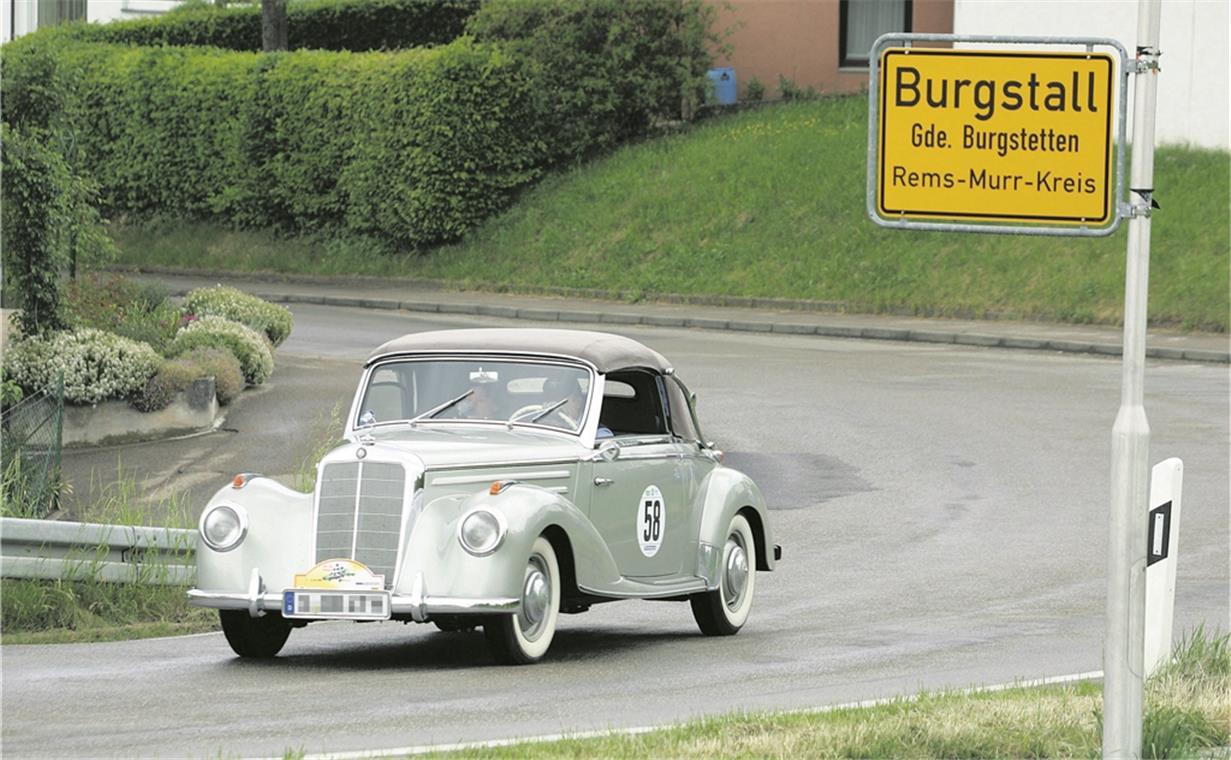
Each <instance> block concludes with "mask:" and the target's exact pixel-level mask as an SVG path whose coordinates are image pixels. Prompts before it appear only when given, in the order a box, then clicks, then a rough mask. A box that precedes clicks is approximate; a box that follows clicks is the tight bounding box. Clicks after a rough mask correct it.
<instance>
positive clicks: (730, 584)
mask: <svg viewBox="0 0 1231 760" xmlns="http://www.w3.org/2000/svg"><path fill="white" fill-rule="evenodd" d="M726 555H727V562H726V570H725V572H724V573H723V576H722V585H723V587H724V590H725V591H726V594H725V595H724V596H726V601H727V607H728V608H730V609H732V610H734V609H737V608H738V607H739V605H740V601H741V600H742V598H743V595H744V587H745V586H747V585H748V553H747V552H746V551H744V546H743V544H741V543H740V540H739V537H737V536H731V537H730V538H728V539H727V547H726Z"/></svg>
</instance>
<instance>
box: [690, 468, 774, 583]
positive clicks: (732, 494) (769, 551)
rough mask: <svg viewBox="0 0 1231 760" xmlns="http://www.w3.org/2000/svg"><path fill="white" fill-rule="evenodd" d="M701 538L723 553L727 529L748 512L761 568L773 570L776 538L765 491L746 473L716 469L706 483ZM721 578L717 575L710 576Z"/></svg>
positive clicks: (702, 504)
mask: <svg viewBox="0 0 1231 760" xmlns="http://www.w3.org/2000/svg"><path fill="white" fill-rule="evenodd" d="M700 499H701V508H700V509H699V510H698V513H699V515H700V523H699V525H698V526H697V536H698V537H699V540H700V541H703V542H705V543H707V544H709V545H710V546H712V547H715V549H716V553H721V551H722V547H723V545H724V544H725V543H726V538H727V528H728V527H729V526H730V525H731V518H733V517H734V516H735V513H736V512H739V511H741V510H744V511H745V512H746V513H747V515H748V518H749V520H748V522H749V523H750V524H751V526H752V532H753V534H754V535H755V536H756V539H757V569H758V570H773V569H774V565H775V561H774V537H773V532H772V531H771V529H770V523H769V514H768V510H767V509H766V507H765V498H764V497H763V496H761V489H759V488H757V484H756V483H753V482H752V479H751V478H749V477H748V476H747V475H745V474H744V473H742V472H740V471H739V470H734V469H731V468H730V467H715V468H714V469H713V470H711V471H710V473H709V475H707V476H706V477H705V480H704V481H702V484H701V490H700ZM709 577H710V578H711V579H713V578H717V574H716V573H715V574H713V575H710V576H709Z"/></svg>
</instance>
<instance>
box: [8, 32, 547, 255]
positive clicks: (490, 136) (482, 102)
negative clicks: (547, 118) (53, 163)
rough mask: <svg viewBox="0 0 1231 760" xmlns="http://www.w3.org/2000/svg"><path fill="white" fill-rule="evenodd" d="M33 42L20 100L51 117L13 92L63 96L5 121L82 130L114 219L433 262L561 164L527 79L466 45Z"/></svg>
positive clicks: (25, 56)
mask: <svg viewBox="0 0 1231 760" xmlns="http://www.w3.org/2000/svg"><path fill="white" fill-rule="evenodd" d="M22 42H23V41H22V40H17V41H15V42H14V43H10V44H9V45H6V46H5V48H4V51H3V64H4V69H5V72H6V76H5V78H4V80H3V81H0V87H2V88H3V93H2V97H3V98H4V101H5V102H6V103H7V102H12V101H9V100H8V98H9V97H10V96H13V97H16V98H22V97H24V98H26V99H27V100H34V98H33V96H32V95H31V94H30V93H29V92H11V91H10V86H9V85H10V79H9V76H8V73H9V72H12V71H18V72H21V71H23V70H27V69H34V70H39V71H42V72H44V73H47V72H49V71H50V74H48V76H47V80H48V81H53V82H56V83H57V86H56V88H55V92H54V93H53V94H54V97H45V98H41V99H39V100H38V102H40V103H45V104H50V105H47V106H46V107H44V108H41V109H30V110H28V111H17V112H13V111H9V110H7V109H6V111H5V118H6V119H13V120H17V121H21V120H22V119H24V118H27V117H35V118H38V119H41V120H48V121H56V122H60V123H65V124H68V125H69V129H71V130H72V132H73V133H74V134H75V139H76V144H77V145H78V146H79V149H80V155H81V157H82V158H81V160H82V164H83V167H82V168H83V169H84V170H85V171H86V172H88V173H89V174H90V175H91V176H93V177H94V178H95V179H96V180H97V181H98V183H99V185H100V187H101V188H102V205H103V208H104V210H105V211H106V213H109V214H122V213H129V214H137V215H147V216H148V215H153V214H161V215H165V216H171V217H188V218H222V219H224V220H228V221H230V222H232V223H235V224H239V225H245V226H274V227H279V228H282V229H287V230H311V229H325V228H331V227H346V228H349V229H350V230H351V231H354V232H359V233H364V234H371V235H373V236H377V237H380V238H383V239H385V240H387V241H389V242H392V243H394V244H396V245H399V246H404V247H410V248H420V247H424V246H427V245H431V244H433V243H437V242H440V241H444V240H449V239H453V238H456V237H459V236H460V235H461V234H462V233H463V232H465V231H466V230H467V229H469V228H470V227H472V226H474V225H475V224H477V223H478V222H479V221H481V220H483V219H484V218H486V217H487V216H489V215H490V214H492V213H493V212H495V211H497V210H499V209H500V208H502V207H504V206H505V205H507V203H508V202H509V199H510V198H511V197H512V195H513V193H514V192H515V191H516V190H517V189H519V188H521V187H523V186H525V185H526V184H528V183H530V182H531V181H533V180H534V179H536V178H537V177H538V176H539V174H540V173H541V169H540V168H539V167H540V166H541V165H543V164H544V163H545V159H544V155H545V153H546V150H545V146H544V145H543V144H542V143H541V142H540V140H539V135H538V134H537V132H538V130H537V129H536V126H535V125H536V124H537V114H536V113H535V111H534V109H533V104H532V102H531V99H530V97H529V89H530V87H531V80H530V78H529V75H528V73H527V72H526V71H525V70H524V69H525V66H523V64H522V63H520V62H519V61H518V60H516V59H514V58H512V57H511V56H509V55H507V54H506V53H505V52H503V51H502V50H501V49H499V48H498V47H495V46H491V45H480V44H476V43H474V42H473V41H472V40H469V39H466V38H463V39H461V40H458V41H457V42H455V43H452V44H450V45H448V46H444V47H440V48H433V49H424V50H406V51H399V52H393V53H332V52H323V51H298V52H291V53H280V54H275V55H261V54H257V53H235V52H229V51H223V50H218V49H214V48H174V47H166V48H135V47H134V48H130V47H122V46H116V45H100V44H93V43H79V44H71V45H51V44H44V41H35V42H34V43H31V44H21V43H22ZM13 81H14V82H27V81H28V78H25V79H23V78H21V77H15V78H14V79H13Z"/></svg>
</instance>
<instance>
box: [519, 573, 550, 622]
mask: <svg viewBox="0 0 1231 760" xmlns="http://www.w3.org/2000/svg"><path fill="white" fill-rule="evenodd" d="M550 604H551V581H550V580H549V579H548V577H547V573H546V571H545V569H544V568H543V566H542V560H541V559H540V558H538V557H532V558H531V559H530V563H529V564H528V565H527V566H526V580H525V583H524V584H523V585H522V592H521V612H520V613H518V615H517V617H518V622H519V623H520V624H521V632H522V635H523V636H525V637H526V638H527V639H530V640H534V639H536V638H538V635H539V633H540V632H541V628H542V626H543V621H544V620H546V619H547V613H548V609H547V608H548V606H549V605H550Z"/></svg>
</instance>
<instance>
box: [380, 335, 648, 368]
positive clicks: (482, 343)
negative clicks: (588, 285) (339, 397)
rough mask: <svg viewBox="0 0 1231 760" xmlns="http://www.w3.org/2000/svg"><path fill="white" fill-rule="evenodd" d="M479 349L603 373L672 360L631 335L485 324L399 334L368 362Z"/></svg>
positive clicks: (483, 351)
mask: <svg viewBox="0 0 1231 760" xmlns="http://www.w3.org/2000/svg"><path fill="white" fill-rule="evenodd" d="M433 353H475V354H525V355H530V356H541V355H544V354H548V355H551V356H567V357H575V358H577V359H581V360H583V361H586V362H589V363H590V364H593V365H594V366H595V368H596V369H598V371H599V372H603V373H606V372H611V371H613V370H619V369H629V368H632V367H646V368H649V369H655V370H658V371H660V372H663V371H666V370H668V369H670V368H671V364H670V363H669V362H668V361H667V360H666V358H665V357H663V355H662V354H660V353H658V352H657V351H655V350H653V349H650V348H646V347H645V346H643V345H641V344H640V343H638V342H637V341H635V340H633V339H631V338H625V337H624V336H622V335H612V334H611V333H602V332H591V331H589V330H546V329H522V328H481V329H473V330H434V331H431V332H421V333H411V334H410V335H403V336H402V337H400V338H394V339H393V340H391V341H389V342H388V343H386V344H384V345H383V346H381V347H380V348H378V349H376V350H375V351H373V352H372V354H371V356H369V357H368V363H369V364H370V363H372V362H373V361H375V360H376V359H380V358H382V357H386V356H391V355H396V354H433Z"/></svg>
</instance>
